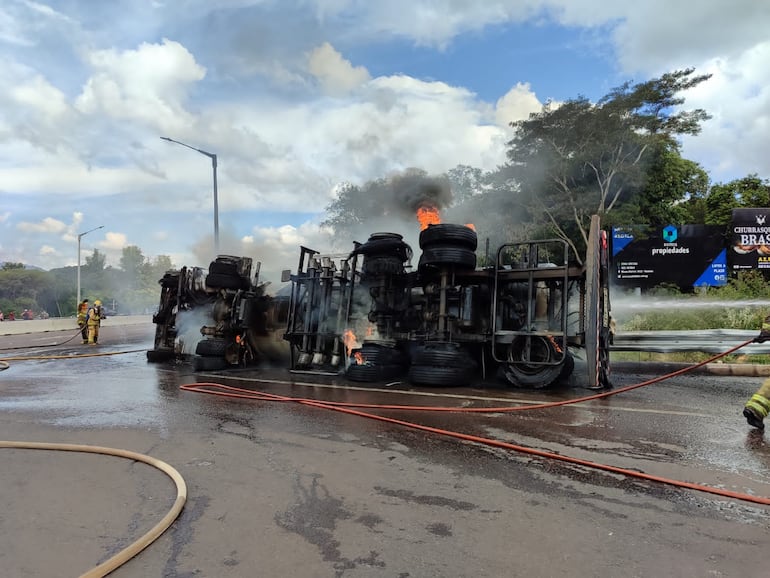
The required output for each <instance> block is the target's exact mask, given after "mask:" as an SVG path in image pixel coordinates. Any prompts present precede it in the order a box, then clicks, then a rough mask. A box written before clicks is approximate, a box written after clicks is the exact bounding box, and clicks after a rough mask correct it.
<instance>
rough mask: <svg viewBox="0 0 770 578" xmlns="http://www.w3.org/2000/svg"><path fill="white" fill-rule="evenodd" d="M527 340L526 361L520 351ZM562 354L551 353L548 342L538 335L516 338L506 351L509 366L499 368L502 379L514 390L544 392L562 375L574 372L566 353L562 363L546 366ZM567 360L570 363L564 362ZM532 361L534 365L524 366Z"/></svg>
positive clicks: (505, 364) (551, 345)
mask: <svg viewBox="0 0 770 578" xmlns="http://www.w3.org/2000/svg"><path fill="white" fill-rule="evenodd" d="M526 339H529V340H530V343H529V344H528V345H529V347H530V352H529V357H527V356H526V355H525V354H524V352H523V348H524V347H525V346H527V343H526V341H525V340H526ZM560 355H561V353H559V352H557V351H556V350H555V349H554V346H553V344H552V343H551V341H550V340H549V339H546V338H545V337H542V336H540V335H533V336H521V337H518V338H516V339H515V340H514V341H513V343H511V346H510V348H509V350H508V361H509V362H510V363H503V364H502V371H503V375H505V379H506V380H507V381H508V382H509V383H510V384H511V385H513V386H514V387H525V388H531V389H543V388H545V387H549V386H551V385H552V384H554V383H555V382H556V381H558V380H559V379H561V378H562V376H563V375H564V373H565V372H568V371H569V372H570V373H571V370H570V369H569V368H570V365H567V364H570V362H571V367H572V368H574V363H575V361H574V359H572V356H571V355H569V353H567V352H565V353H564V356H563V360H562V362H561V363H558V364H556V363H549V362H552V361H555V360H556V359H558V356H560ZM568 358H569V361H567V359H568ZM527 361H534V362H537V363H527Z"/></svg>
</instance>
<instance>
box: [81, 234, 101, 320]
mask: <svg viewBox="0 0 770 578" xmlns="http://www.w3.org/2000/svg"><path fill="white" fill-rule="evenodd" d="M97 229H104V225H99V226H98V227H94V228H93V229H90V230H88V231H86V232H85V233H80V234H79V235H78V301H77V305H80V239H82V238H83V237H84V236H85V235H88V233H93V232H94V231H96V230H97Z"/></svg>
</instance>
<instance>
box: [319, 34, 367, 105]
mask: <svg viewBox="0 0 770 578" xmlns="http://www.w3.org/2000/svg"><path fill="white" fill-rule="evenodd" d="M308 71H309V72H310V74H312V75H313V76H314V77H316V78H317V79H318V81H319V82H320V83H321V86H322V87H323V89H324V92H326V93H327V94H331V95H341V94H345V93H347V92H349V91H351V90H353V89H354V88H356V87H358V86H361V85H362V84H364V83H365V82H367V81H368V80H369V78H370V77H369V72H368V71H367V70H366V68H365V67H363V66H353V65H352V64H351V63H350V61H349V60H345V59H344V58H343V57H342V55H341V54H340V53H339V52H337V51H336V50H335V49H334V47H333V46H332V45H331V44H329V43H328V42H324V43H323V44H322V45H321V46H319V47H318V48H315V49H314V50H313V51H312V52H311V53H310V55H309V56H308Z"/></svg>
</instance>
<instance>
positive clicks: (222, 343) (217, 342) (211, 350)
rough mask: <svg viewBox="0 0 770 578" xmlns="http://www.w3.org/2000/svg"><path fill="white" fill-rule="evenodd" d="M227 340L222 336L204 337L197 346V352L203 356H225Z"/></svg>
mask: <svg viewBox="0 0 770 578" xmlns="http://www.w3.org/2000/svg"><path fill="white" fill-rule="evenodd" d="M226 350H227V341H226V340H224V339H222V338H221V337H208V338H206V337H204V338H203V339H201V340H200V341H199V342H198V345H196V346H195V354H196V355H201V356H203V357H224V356H225V351H226Z"/></svg>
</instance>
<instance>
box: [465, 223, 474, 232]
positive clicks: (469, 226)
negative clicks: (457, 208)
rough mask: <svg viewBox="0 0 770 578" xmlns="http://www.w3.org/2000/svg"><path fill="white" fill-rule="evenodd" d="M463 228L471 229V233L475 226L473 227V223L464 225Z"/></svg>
mask: <svg viewBox="0 0 770 578" xmlns="http://www.w3.org/2000/svg"><path fill="white" fill-rule="evenodd" d="M465 226H466V227H468V228H469V229H471V230H472V231H475V230H476V225H474V224H473V223H465Z"/></svg>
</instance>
